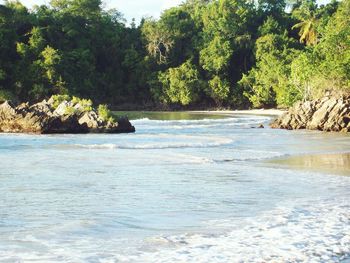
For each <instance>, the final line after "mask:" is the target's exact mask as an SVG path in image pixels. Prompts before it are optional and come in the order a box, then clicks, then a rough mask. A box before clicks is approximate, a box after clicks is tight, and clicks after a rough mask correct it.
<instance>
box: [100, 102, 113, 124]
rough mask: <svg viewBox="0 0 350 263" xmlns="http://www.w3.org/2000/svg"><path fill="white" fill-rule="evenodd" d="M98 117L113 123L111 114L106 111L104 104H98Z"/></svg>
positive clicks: (106, 107)
mask: <svg viewBox="0 0 350 263" xmlns="http://www.w3.org/2000/svg"><path fill="white" fill-rule="evenodd" d="M97 112H98V116H99V117H100V118H101V119H102V120H104V121H109V122H113V121H114V119H113V116H112V112H111V111H110V110H109V109H108V106H107V105H105V104H100V105H99V106H98V108H97Z"/></svg>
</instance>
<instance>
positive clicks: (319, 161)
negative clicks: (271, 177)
mask: <svg viewBox="0 0 350 263" xmlns="http://www.w3.org/2000/svg"><path fill="white" fill-rule="evenodd" d="M268 163H269V164H274V165H276V164H277V165H279V166H281V167H286V168H293V169H304V170H312V171H317V172H323V173H328V174H338V175H345V176H350V153H334V154H315V155H312V154H311V155H298V156H290V157H283V158H278V159H274V160H269V161H268Z"/></svg>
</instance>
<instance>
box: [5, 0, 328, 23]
mask: <svg viewBox="0 0 350 263" xmlns="http://www.w3.org/2000/svg"><path fill="white" fill-rule="evenodd" d="M102 1H103V2H104V5H105V6H106V8H107V9H110V8H116V9H117V10H118V11H119V12H121V13H122V14H123V15H124V17H125V18H126V19H127V21H128V22H130V21H131V19H132V18H135V19H136V21H137V22H138V21H140V19H141V18H142V17H143V16H153V17H159V15H160V14H161V12H162V11H163V10H165V9H167V8H169V7H173V6H177V5H179V4H180V3H181V2H182V0H102ZM21 2H22V3H23V4H25V5H26V6H28V7H31V6H33V5H41V4H47V3H49V2H50V0H21ZM327 2H329V0H318V3H320V4H324V3H327ZM2 3H3V0H0V4H2Z"/></svg>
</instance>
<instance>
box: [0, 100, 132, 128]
mask: <svg viewBox="0 0 350 263" xmlns="http://www.w3.org/2000/svg"><path fill="white" fill-rule="evenodd" d="M0 132H8V133H39V134H53V133H88V132H94V133H129V132H135V127H134V126H132V125H131V123H130V122H129V120H128V119H127V118H121V119H119V120H118V121H117V122H114V121H113V122H112V121H111V120H110V121H104V120H103V119H102V118H101V117H100V116H99V115H98V114H97V112H96V111H94V110H92V111H88V112H86V111H84V109H83V107H81V106H80V105H78V104H76V105H73V104H72V102H68V101H64V102H62V103H61V104H60V105H59V106H58V107H57V108H56V109H55V108H54V107H53V100H52V99H50V100H49V101H46V100H44V101H42V102H39V103H36V104H34V105H29V104H28V103H22V104H20V105H18V106H17V107H15V106H14V105H12V104H11V103H10V102H8V101H6V102H4V103H2V104H1V105H0Z"/></svg>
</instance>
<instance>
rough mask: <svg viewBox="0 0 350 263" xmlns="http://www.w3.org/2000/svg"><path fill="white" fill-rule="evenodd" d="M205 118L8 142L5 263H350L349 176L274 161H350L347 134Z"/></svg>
mask: <svg viewBox="0 0 350 263" xmlns="http://www.w3.org/2000/svg"><path fill="white" fill-rule="evenodd" d="M204 118H205V119H199V118H198V116H196V117H195V119H193V118H192V119H191V120H184V119H181V118H180V120H179V119H178V118H175V119H174V118H172V120H168V121H166V120H150V119H147V118H143V119H139V120H134V121H133V124H134V125H135V126H136V129H137V132H136V133H135V134H124V135H57V136H56V135H53V136H34V135H9V134H2V135H0V165H1V170H0V192H1V198H0V262H21V261H23V262H28V261H29V262H30V261H39V262H62V261H65V262H266V261H272V262H341V261H344V260H347V259H349V256H350V191H349V187H350V177H346V176H338V175H337V174H336V173H333V172H332V171H331V170H329V171H317V170H300V169H294V168H293V167H289V166H283V167H282V166H281V165H279V164H276V165H273V164H271V162H269V160H271V159H274V158H284V157H288V156H294V155H307V154H313V155H315V154H321V153H322V154H324V153H331V154H335V153H345V152H350V140H349V139H350V137H349V136H348V135H344V134H325V133H320V132H309V131H284V130H272V129H252V128H251V127H253V126H254V127H255V126H258V125H259V124H261V123H264V124H265V125H266V124H267V123H268V122H269V121H270V118H269V117H259V116H257V117H255V116H238V117H232V118H219V119H217V118H215V119H208V118H207V116H204ZM163 119H164V118H163Z"/></svg>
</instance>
